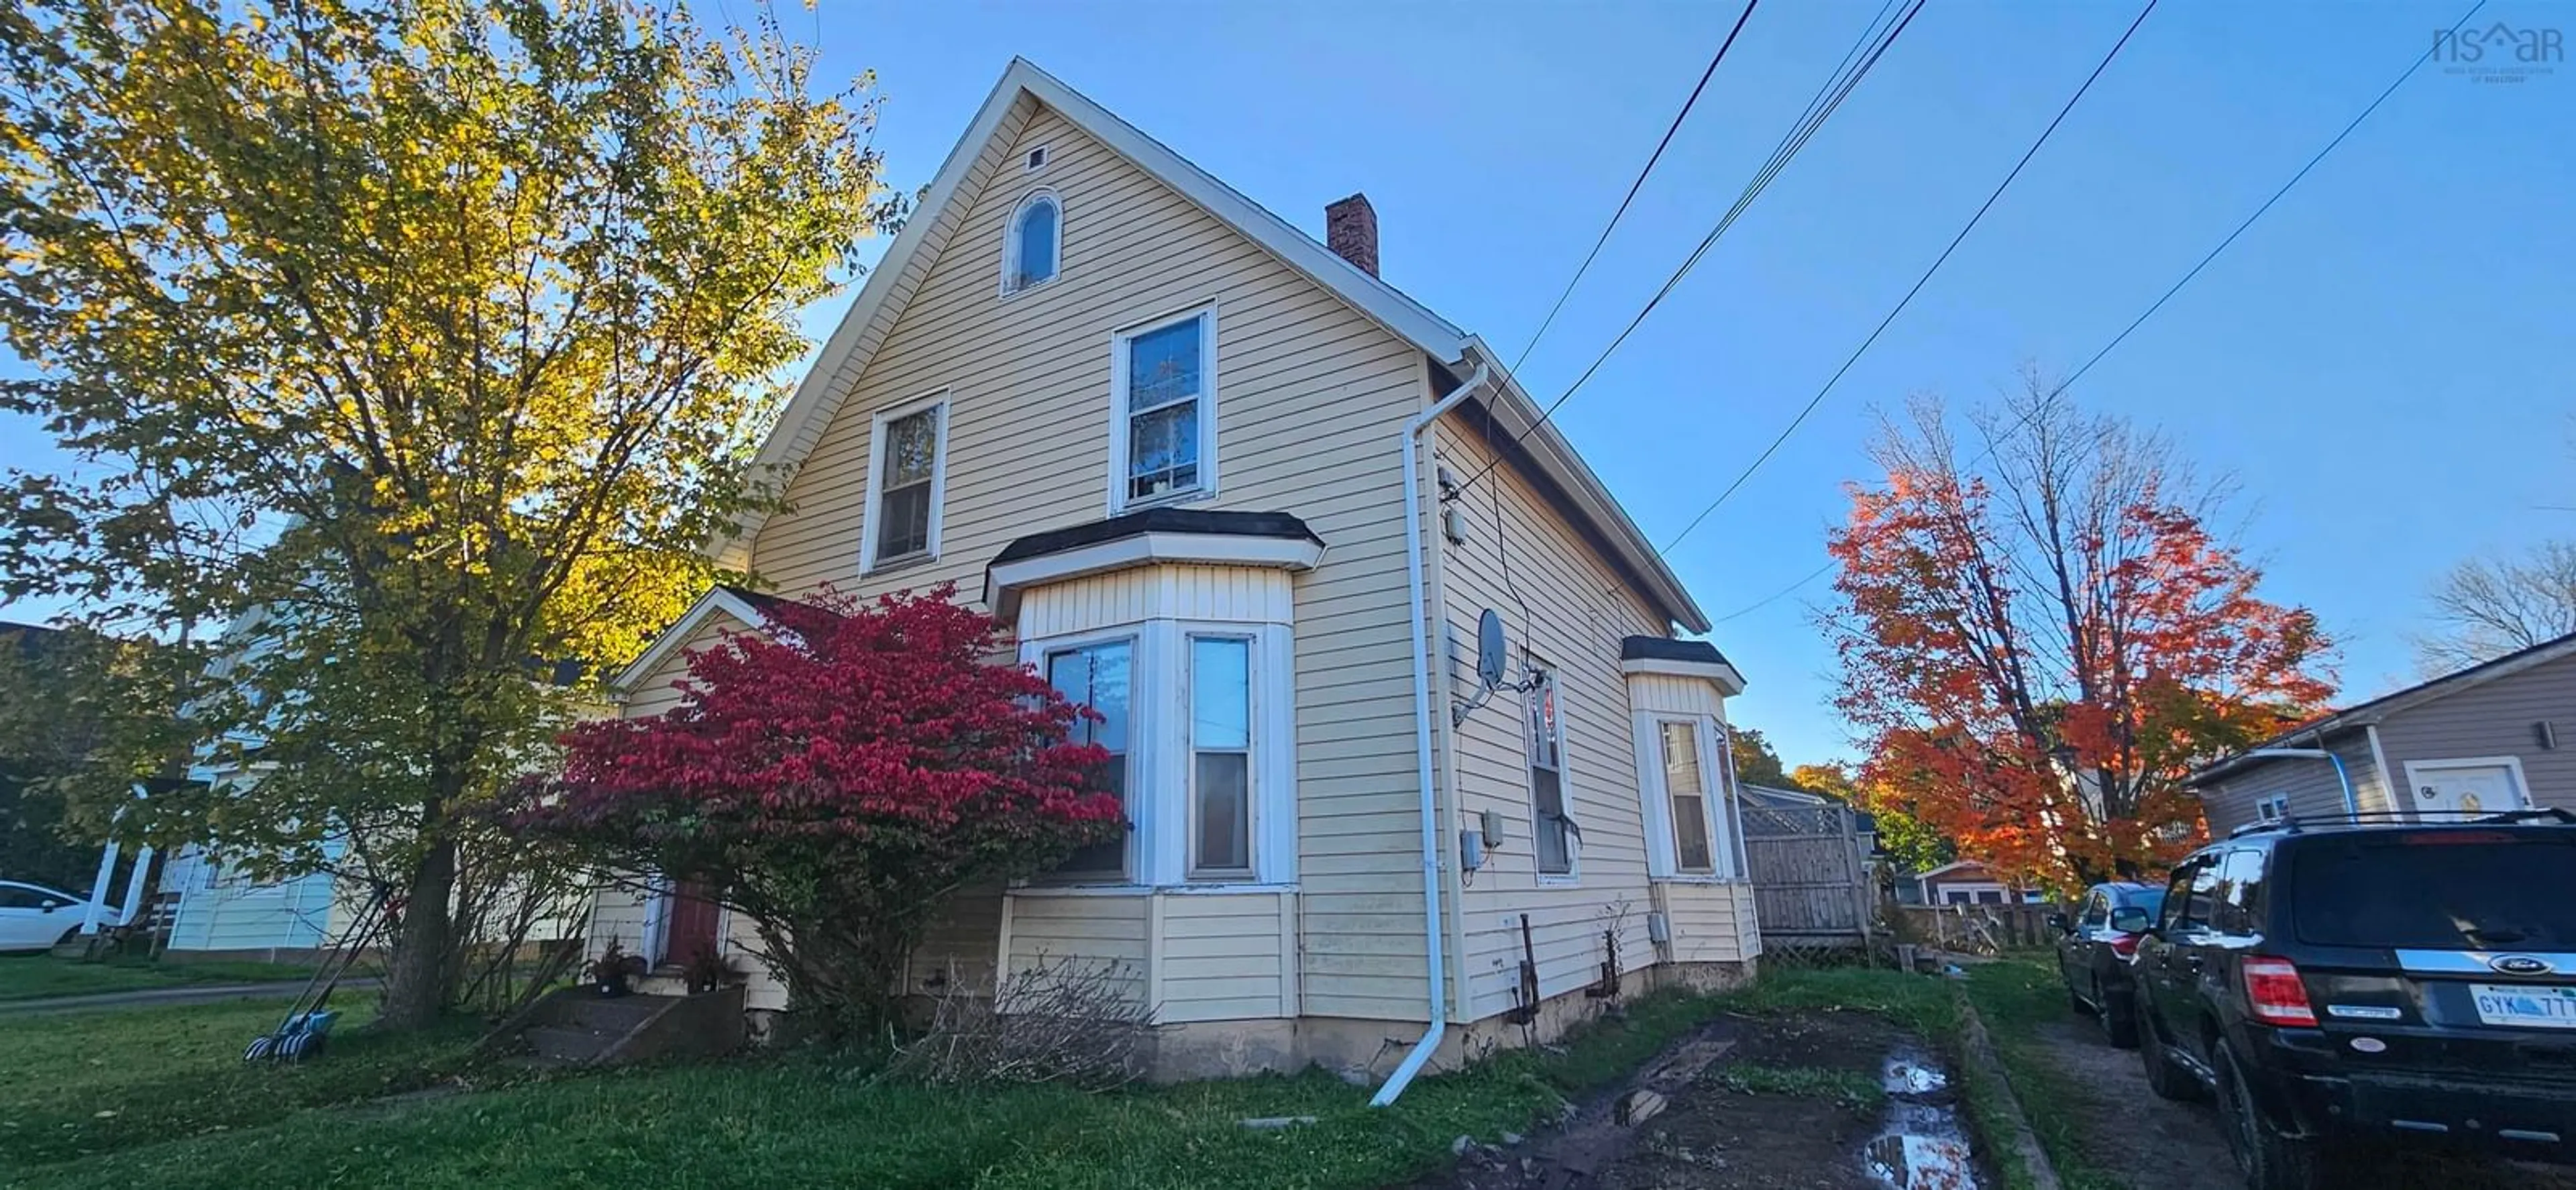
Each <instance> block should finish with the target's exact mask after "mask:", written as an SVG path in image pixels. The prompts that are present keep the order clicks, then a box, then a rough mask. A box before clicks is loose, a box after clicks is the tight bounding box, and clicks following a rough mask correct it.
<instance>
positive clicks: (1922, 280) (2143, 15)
mask: <svg viewBox="0 0 2576 1190" xmlns="http://www.w3.org/2000/svg"><path fill="white" fill-rule="evenodd" d="M2156 3H2157V0H2147V6H2146V7H2145V8H2142V9H2140V10H2138V17H2137V19H2136V20H2133V21H2131V22H2129V28H2128V30H2127V31H2126V32H2123V33H2122V34H2120V40H2118V41H2116V42H2113V43H2112V45H2111V52H2109V53H2107V54H2104V55H2102V61H2101V62H2099V63H2097V64H2096V65H2095V66H2094V67H2093V73H2091V74H2089V75H2086V76H2084V85H2083V86H2080V87H2077V88H2076V89H2075V94H2073V95H2071V96H2069V97H2067V100H2066V106H2064V107H2061V108H2059V109H2057V118H2056V119H2053V120H2050V121H2049V122H2048V127H2046V128H2044V129H2041V130H2040V133H2039V139H2038V140H2035V141H2032V142H2031V143H2030V148H2029V150H2028V151H2026V152H2024V153H2023V154H2022V155H2021V160H2020V161H2017V162H2014V163H2013V167H2012V172H2011V173H2008V174H2005V175H2004V180H2003V181H2002V182H2001V183H2000V184H1998V185H1997V186H1996V187H1995V189H1994V193H1992V194H1989V195H1987V196H1986V201H1985V205H1983V206H1980V207H1978V208H1977V213H1976V214H1974V215H1971V216H1969V217H1968V222H1967V224H1966V225H1965V226H1963V227H1961V228H1960V229H1959V234H1957V235H1955V236H1952V237H1950V245H1949V246H1948V247H1946V248H1943V249H1941V255H1940V256H1938V257H1936V258H1934V259H1933V261H1932V267H1931V268H1928V269H1925V270H1923V275H1922V276H1921V277H1919V278H1917V279H1916V280H1915V282H1914V288H1912V289H1909V290H1906V291H1905V296H1904V297H1903V298H1900V299H1898V300H1897V303H1896V306H1895V308H1893V309H1891V310H1889V311H1888V312H1887V317H1885V318H1882V319H1880V320H1879V322H1878V326H1877V327H1876V328H1875V329H1873V330H1871V331H1870V332H1869V337H1868V338H1866V339H1863V340H1861V341H1860V346H1859V347H1856V348H1854V349H1853V350H1852V353H1851V355H1850V357H1848V358H1846V359H1844V360H1843V366H1841V367H1839V368H1836V369H1834V374H1833V375H1832V376H1831V377H1829V378H1827V379H1826V381H1825V385H1824V387H1823V388H1819V389H1817V390H1816V395H1815V396H1813V397H1809V398H1808V399H1807V403H1806V405H1805V406H1804V407H1803V408H1801V409H1799V410H1798V416H1796V417H1793V418H1790V419H1789V424H1788V425H1787V426H1785V427H1783V428H1782V429H1781V431H1780V433H1779V434H1778V435H1777V436H1775V437H1773V438H1772V439H1771V444H1770V445H1769V446H1765V447H1763V448H1762V453H1761V454H1759V455H1757V456H1755V457H1754V459H1753V462H1752V463H1750V464H1748V465H1747V466H1746V467H1745V468H1744V470H1743V471H1741V472H1739V473H1737V475H1736V477H1735V481H1734V482H1732V483H1729V484H1727V485H1726V490H1725V491H1722V492H1719V493H1718V494H1717V499H1715V500H1711V501H1709V502H1708V507H1706V508H1703V509H1701V510H1700V511H1699V515H1698V516H1695V517H1692V518H1691V520H1690V523H1689V524H1687V525H1684V526H1682V531H1681V532H1679V533H1676V534H1674V535H1673V539H1672V540H1671V541H1667V542H1665V543H1664V545H1663V549H1660V550H1657V551H1656V552H1657V553H1659V554H1660V553H1664V552H1667V551H1670V550H1671V549H1672V548H1673V547H1674V546H1676V545H1679V544H1681V540H1682V539H1683V538H1685V537H1688V536H1690V534H1691V530H1693V529H1696V528H1699V526H1700V522H1702V521H1705V520H1707V519H1708V515H1709V514H1710V513H1713V512H1716V511H1717V509H1718V506H1719V505H1721V504H1724V503H1726V499H1727V497H1729V496H1732V495H1734V494H1735V493H1736V490H1737V489H1739V488H1741V487H1743V486H1744V481H1745V480H1748V479H1751V478H1753V473H1754V472H1756V471H1759V470H1761V469H1762V464H1764V463H1767V462H1769V461H1770V460H1771V456H1772V455H1773V454H1776V453H1778V452H1779V450H1780V445H1781V444H1782V443H1784V442H1787V441H1788V440H1789V435H1791V434H1795V433H1797V432H1798V427H1799V426H1801V425H1804V424H1806V421H1807V416H1808V415H1809V414H1811V413H1814V412H1815V411H1816V406H1818V405H1821V404H1823V403H1824V400H1825V395H1826V394H1827V393H1830V392H1832V391H1834V385H1836V384H1838V383H1841V381H1842V378H1843V375H1844V374H1845V373H1847V372H1850V371H1851V369H1852V365H1854V364H1857V363H1859V362H1860V357H1861V356H1862V355H1864V354H1866V353H1867V352H1868V351H1869V349H1870V346H1871V345H1872V344H1874V343H1876V342H1878V337H1879V336H1880V335H1882V334H1885V333H1886V332H1887V328H1888V326H1889V325H1890V324H1892V323H1894V322H1895V321H1896V316H1897V315H1899V314H1903V313H1904V312H1905V307H1907V306H1908V305H1911V304H1913V301H1914V296H1915V295H1916V294H1919V293H1921V292H1923V287H1924V286H1926V285H1929V284H1931V283H1932V277H1933V275H1934V274H1936V273H1939V272H1940V271H1941V266H1942V265H1944V264H1946V263H1948V262H1949V260H1950V254H1951V253H1953V252H1956V251H1958V250H1959V245H1960V244H1961V243H1963V242H1965V241H1966V240H1967V238H1968V233H1970V232H1972V231H1975V230H1976V229H1977V224H1978V223H1980V222H1982V221H1984V219H1985V217H1986V212H1988V211H1991V210H1993V209H1994V208H1995V203H1996V202H1997V201H1999V200H2001V199H2002V198H2003V196H2004V191H2006V190H2008V189H2011V188H2012V184H2013V179H2015V178H2018V177H2020V176H2021V171H2022V170H2023V169H2024V168H2025V167H2027V166H2029V165H2030V162H2031V159H2032V158H2034V157H2037V156H2039V150H2040V148H2041V146H2043V145H2046V144H2047V143H2048V138H2049V137H2050V136H2052V135H2054V134H2055V133H2056V132H2057V128H2058V126H2059V125H2061V124H2064V123H2065V122H2066V117H2067V115H2068V113H2071V112H2073V111H2074V110H2075V105H2076V104H2078V103H2081V102H2083V99H2084V96H2085V94H2086V93H2087V92H2090V91H2091V90H2092V89H2093V84H2094V82H2095V81H2096V80H2098V79H2100V78H2101V77H2102V72H2103V71H2106V70H2109V69H2110V68H2111V62H2112V60H2113V59H2115V58H2118V57H2119V56H2120V51H2121V50H2122V49H2123V48H2126V47H2127V46H2128V44H2129V38H2130V37H2132V36H2134V35H2135V34H2136V33H2137V31H2138V26H2140V25H2143V24H2145V23H2146V22H2147V16H2148V14H2150V13H2153V12H2154V11H2155V10H2156Z"/></svg>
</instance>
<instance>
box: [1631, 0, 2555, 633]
mask: <svg viewBox="0 0 2576 1190" xmlns="http://www.w3.org/2000/svg"><path fill="white" fill-rule="evenodd" d="M2485 7H2486V0H2478V2H2477V3H2475V4H2472V5H2470V6H2469V10H2468V11H2467V12H2464V13H2461V14H2460V19H2459V20H2456V21H2453V22H2452V23H2451V31H2452V32H2454V33H2456V32H2458V31H2459V30H2460V28H2461V27H2462V26H2464V25H2466V24H2468V23H2469V21H2470V19H2471V18H2474V17H2475V16H2477V15H2478V10H2479V9H2482V8H2485ZM2432 56H2433V51H2432V50H2431V49H2427V50H2425V51H2424V52H2423V53H2421V54H2418V55H2416V57H2415V59H2414V61H2412V62H2409V63H2408V64H2407V66H2406V69H2405V71H2404V72H2403V73H2401V74H2399V75H2398V76H2397V79H2396V81H2394V82H2391V83H2389V84H2388V86H2386V87H2385V88H2382V89H2381V90H2380V92H2379V94H2378V96H2377V97H2375V98H2373V99H2372V100H2371V101H2370V105H2369V106H2367V107H2364V108H2363V109H2361V114H2359V115H2357V116H2354V117H2353V118H2352V120H2351V122H2349V123H2347V124H2345V125H2344V126H2343V130H2342V131H2340V132H2337V133H2336V134H2335V135H2334V139H2332V140H2329V141H2327V142H2326V144H2325V147H2324V148H2321V149H2319V150H2317V151H2316V153H2315V155H2313V156H2311V157H2309V158H2308V160H2307V163H2306V164H2304V165H2301V166H2300V167H2299V169H2298V172H2296V173H2294V174H2291V175H2290V179H2289V180H2288V181H2286V182H2283V183H2281V186H2280V188H2279V189H2277V190H2274V191H2273V192H2272V195H2271V197H2269V198H2266V199H2264V200H2263V205H2261V206H2258V207H2256V208H2254V213H2252V214H2250V215H2247V216H2246V217H2245V218H2244V220H2243V221H2242V222H2240V223H2238V224H2237V225H2236V227H2235V229H2234V230H2232V231H2230V232H2228V233H2227V236H2226V238H2224V239H2221V240H2220V241H2218V246H2216V247H2214V248H2211V249H2210V250H2209V251H2208V252H2207V253H2206V254H2204V255H2203V256H2202V257H2201V258H2200V260H2199V262H2198V263H2195V264H2193V265H2192V266H2191V268H2190V270H2189V271H2187V272H2185V273H2184V274H2183V275H2182V277H2181V279H2180V280H2177V281H2175V282H2174V283H2173V284H2172V285H2170V286H2167V287H2166V289H2165V291H2164V293H2162V294H2161V295H2159V296H2158V297H2157V298H2156V300H2155V302H2154V303H2153V304H2151V305H2149V306H2148V307H2147V308H2146V311H2145V312H2144V313H2141V314H2139V315H2138V316H2137V317H2136V318H2133V319H2130V320H2129V324H2128V325H2127V326H2124V327H2122V328H2120V333H2119V334H2116V335H2113V336H2112V337H2111V341H2110V342H2108V343H2105V344H2103V345H2102V349H2101V350H2099V351H2096V352H2094V353H2093V354H2092V356H2091V357H2090V358H2088V359H2086V360H2085V361H2084V364H2083V366H2082V367H2079V368H2077V369H2075V371H2074V372H2073V373H2071V374H2069V375H2068V376H2067V377H2066V379H2064V380H2061V381H2059V382H2057V385H2056V387H2054V388H2051V389H2050V390H2049V391H2048V395H2047V396H2045V397H2042V398H2040V400H2039V402H2038V403H2037V404H2036V405H2034V406H2033V407H2032V408H2031V410H2030V412H2028V413H2025V414H2023V415H2022V416H2021V418H2020V419H2019V420H2017V421H2016V422H2014V423H2013V424H2012V425H2011V426H2009V427H2006V428H2005V430H2004V431H2003V432H2002V433H2001V434H1998V435H1994V436H1992V437H1990V438H1989V439H1988V441H1987V444H1986V448H1985V450H1983V451H1981V452H1979V453H1978V454H1977V455H1976V456H1975V457H1974V458H1971V459H1969V460H1968V465H1969V466H1971V467H1973V466H1975V465H1976V464H1977V463H1979V462H1982V461H1984V460H1985V459H1986V458H1987V457H1988V456H1991V455H1993V454H1994V453H1995V450H1996V448H1997V447H1999V446H2001V445H2002V444H2003V443H2004V442H2006V441H2009V440H2010V439H2011V438H2012V436H2013V435H2015V434H2017V433H2020V432H2021V430H2022V429H2023V427H2025V426H2028V425H2029V424H2030V423H2031V422H2033V421H2035V420H2037V419H2038V418H2039V417H2040V416H2041V415H2042V414H2043V413H2045V412H2046V411H2047V409H2048V407H2049V404H2050V403H2051V402H2053V401H2055V400H2056V399H2057V398H2058V396H2059V395H2060V394H2062V393H2064V392H2065V391H2066V390H2067V389H2068V388H2070V387H2072V386H2073V385H2074V383H2075V382H2076V381H2077V380H2078V379H2081V378H2082V377H2083V375H2084V374H2085V373H2087V372H2090V371H2092V370H2093V365H2095V364H2098V363H2101V362H2102V360H2103V357H2105V356H2108V355H2110V354H2111V351H2112V349H2114V348H2116V347H2118V346H2119V345H2120V344H2121V343H2123V342H2125V341H2127V340H2128V338H2129V336H2130V334H2132V333H2133V332H2135V331H2136V330H2137V329H2138V328H2139V327H2140V326H2142V325H2144V324H2145V323H2146V321H2147V319H2149V318H2152V317H2154V316H2155V313H2156V312H2157V311H2158V310H2162V309H2164V307H2165V303H2167V302H2169V301H2172V300H2173V297H2174V295H2175V294H2177V293H2180V292H2182V288H2183V286H2185V285H2189V284H2191V282H2192V280H2193V279H2194V278H2196V277H2198V276H2200V274H2201V271H2202V270H2204V269H2206V268H2208V267H2209V264H2210V262H2211V261H2214V260H2216V259H2218V255H2219V254H2220V253H2222V252H2225V251H2226V250H2227V249H2228V247H2229V246H2230V245H2232V244H2234V243H2235V242H2236V241H2237V239H2238V237H2241V236H2243V235H2244V234H2245V232H2246V229H2248V228H2251V227H2252V226H2254V223H2255V221H2256V220H2259V219H2261V218H2262V217H2263V215H2264V214H2265V213H2266V212H2268V211H2270V210H2271V209H2272V207H2273V206H2274V205H2275V204H2277V203H2279V202H2280V201H2281V198H2282V196H2284V195H2286V194H2288V193H2289V192H2290V189H2291V188H2292V187H2294V186H2297V185H2298V184H2299V182H2300V180H2301V179H2304V178H2306V177H2307V176H2308V174H2309V173H2310V172H2311V171H2313V170H2315V169H2316V167H2317V165H2318V163H2320V162H2322V161H2324V160H2325V159H2326V155H2327V154H2329V153H2332V152H2334V151H2335V149H2336V148H2337V147H2338V146H2341V145H2342V144H2343V142H2344V141H2345V140H2346V139H2348V138H2350V137H2351V136H2352V134H2353V131H2354V130H2355V129H2358V128H2360V127H2361V125H2362V122H2363V121H2365V120H2368V119H2369V118H2370V116H2371V113H2373V112H2376V111H2378V110H2379V107H2380V105H2381V104H2383V103H2386V102H2387V101H2388V97H2389V96H2391V95H2394V94H2396V93H2397V89H2398V88H2399V87H2401V86H2404V85H2405V84H2406V81H2407V80H2408V79H2411V78H2413V77H2415V72H2416V71H2418V70H2421V69H2423V67H2424V63H2426V62H2428V61H2430V60H2432ZM2536 507H2541V508H2548V507H2551V506H2550V505H2537V506H2536ZM2566 511H2571V512H2576V508H2568V509H2566ZM1702 515H1705V514H1702ZM1694 523H1696V522H1694ZM1683 532H1684V533H1687V532H1689V530H1688V529H1685V530H1683ZM1679 540H1681V539H1680V537H1678V536H1677V537H1675V538H1674V541H1676V542H1678V541H1679ZM1671 548H1672V547H1671V546H1670V545H1667V546H1665V547H1664V549H1663V550H1658V551H1656V552H1657V553H1658V554H1663V553H1667V552H1669V551H1670V550H1671ZM1832 568H1833V563H1832V562H1831V561H1827V562H1826V563H1825V564H1824V565H1822V566H1819V567H1817V568H1816V569H1814V570H1812V571H1809V572H1808V574H1807V576H1806V577H1805V578H1802V579H1799V580H1798V581H1797V582H1794V583H1791V584H1789V585H1788V586H1787V587H1784V588H1782V589H1781V590H1779V591H1776V592H1774V593H1772V594H1770V595H1767V596H1764V597H1763V598H1762V599H1760V600H1758V601H1756V602H1754V603H1752V604H1749V605H1747V606H1745V607H1744V608H1742V609H1741V610H1738V611H1733V612H1729V613H1727V614H1726V615H1723V616H1720V617H1718V619H1717V621H1716V622H1719V623H1723V622H1725V621H1727V620H1732V619H1735V618H1736V617H1738V616H1742V615H1746V614H1749V613H1751V612H1755V611H1758V610H1760V609H1762V608H1764V607H1767V606H1769V605H1770V604H1772V603H1774V602H1776V601H1778V600H1780V599H1783V598H1785V597H1787V596H1788V595H1789V594H1790V593H1792V592H1794V591H1796V590H1798V589H1799V588H1801V587H1804V586H1806V585H1807V584H1808V583H1812V582H1814V581H1816V579H1817V578H1818V577H1819V576H1821V575H1823V574H1824V573H1825V572H1826V571H1827V570H1831V569H1832Z"/></svg>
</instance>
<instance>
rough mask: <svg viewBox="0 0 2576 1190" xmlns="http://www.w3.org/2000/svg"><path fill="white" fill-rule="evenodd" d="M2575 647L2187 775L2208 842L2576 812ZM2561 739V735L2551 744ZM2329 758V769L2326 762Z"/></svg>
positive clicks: (2327, 722)
mask: <svg viewBox="0 0 2576 1190" xmlns="http://www.w3.org/2000/svg"><path fill="white" fill-rule="evenodd" d="M2571 707H2576V636H2566V637H2560V638H2558V639H2556V640H2549V641H2543V642H2541V643H2539V644H2536V645H2533V646H2531V647H2530V648H2527V649H2522V650H2520V651H2518V652H2513V653H2508V654H2506V655H2504V656H2502V657H2498V658H2495V659H2494V660H2491V661H2488V662H2486V663H2484V664H2481V665H2473V666H2470V667H2468V668H2466V669H2463V670H2459V671H2458V672H2455V673H2449V674H2444V675H2443V676H2441V677H2438V678H2435V679H2433V680H2432V681H2429V682H2424V683H2421V684H2419V685H2414V686H2409V687H2406V688H2405V689H2403V690H2399V691H2396V692H2395V693H2392V694H2386V695H2382V696H2380V697H2379V698H2375V699H2372V700H2371V701H2369V702H2365V703H2362V704H2360V705H2358V706H2354V707H2350V708H2348V709H2345V710H2341V711H2337V712H2335V713H2334V714H2331V715H2327V716H2324V717H2322V718H2319V719H2316V720H2314V721H2312V722H2308V723H2303V724H2300V725H2299V726H2297V727H2295V728H2292V729H2291V730H2289V731H2287V732H2284V733H2282V734H2281V735H2279V736H2277V737H2275V738H2273V739H2270V740H2266V741H2264V742H2263V743H2261V744H2259V745H2256V746H2255V747H2253V748H2250V749H2247V750H2246V751H2243V752H2240V753H2237V754H2236V755H2234V756H2230V757H2227V758H2225V759H2223V760H2220V761H2218V762H2217V763H2215V764H2211V765H2209V766H2208V767H2206V768H2203V769H2202V770H2200V771H2199V772H2197V773H2194V774H2192V777H2191V787H2192V789H2193V790H2194V791H2196V792H2197V793H2199V795H2200V804H2201V809H2202V812H2203V814H2204V815H2205V816H2206V817H2207V818H2208V819H2209V830H2210V833H2211V834H2213V835H2219V836H2225V835H2227V834H2228V833H2230V832H2232V831H2235V830H2237V829H2240V828H2243V827H2250V826H2267V825H2270V824H2273V823H2278V822H2283V821H2295V820H2302V819H2304V820H2307V821H2311V822H2335V821H2342V820H2344V819H2346V818H2347V817H2349V816H2351V815H2355V814H2357V815H2359V816H2360V817H2361V819H2362V820H2363V821H2381V822H2443V821H2455V820H2459V819H2463V818H2470V817H2476V816H2479V815H2483V814H2497V813H2510V812H2514V811H2523V810H2536V809H2537V810H2547V809H2557V810H2566V811H2576V715H2571V714H2570V713H2569V712H2570V708H2571ZM2562 731H2565V732H2568V733H2570V734H2569V735H2568V736H2567V737H2566V738H2565V739H2562V738H2561V735H2560V733H2561V732H2562ZM2329 756H2331V757H2332V759H2328V757H2329Z"/></svg>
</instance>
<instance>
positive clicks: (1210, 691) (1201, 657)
mask: <svg viewBox="0 0 2576 1190" xmlns="http://www.w3.org/2000/svg"><path fill="white" fill-rule="evenodd" d="M1251 741H1252V642H1251V641H1248V640H1225V639H1209V638H1205V637H1195V638H1192V639H1191V641H1190V743H1191V746H1192V747H1196V748H1202V749H1206V748H1244V747H1249V746H1250V744H1251Z"/></svg>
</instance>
